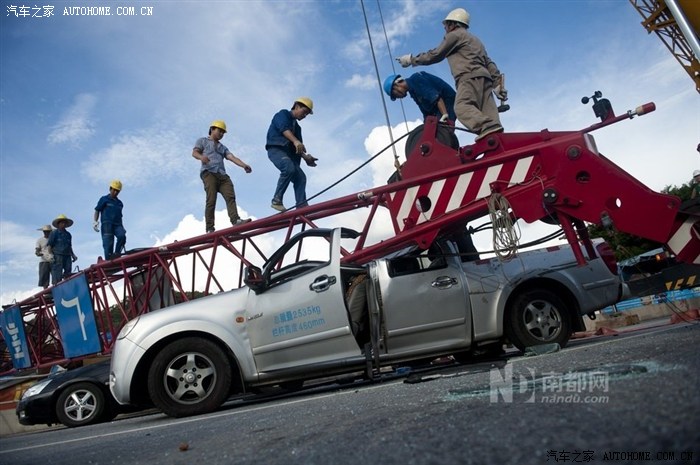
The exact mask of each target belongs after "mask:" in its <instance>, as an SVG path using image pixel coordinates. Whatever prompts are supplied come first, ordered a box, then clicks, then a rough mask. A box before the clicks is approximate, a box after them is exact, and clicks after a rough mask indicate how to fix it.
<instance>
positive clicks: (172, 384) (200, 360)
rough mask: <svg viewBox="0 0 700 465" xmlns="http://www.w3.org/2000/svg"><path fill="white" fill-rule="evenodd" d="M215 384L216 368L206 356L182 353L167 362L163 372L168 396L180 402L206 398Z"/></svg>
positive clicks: (184, 402)
mask: <svg viewBox="0 0 700 465" xmlns="http://www.w3.org/2000/svg"><path fill="white" fill-rule="evenodd" d="M215 385H216V369H215V367H214V363H213V362H212V361H211V359H209V358H208V357H207V356H205V355H203V354H200V353H187V354H182V355H179V356H177V357H175V358H174V359H172V360H171V361H170V363H168V365H167V368H166V370H165V372H164V373H163V386H164V387H165V391H166V393H167V394H168V396H169V397H170V398H171V399H173V400H174V401H176V402H179V403H182V404H193V403H197V402H200V401H202V400H203V399H206V398H207V397H208V396H209V395H210V394H211V392H212V390H213V389H214V386H215Z"/></svg>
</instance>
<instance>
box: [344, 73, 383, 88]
mask: <svg viewBox="0 0 700 465" xmlns="http://www.w3.org/2000/svg"><path fill="white" fill-rule="evenodd" d="M345 86H346V87H351V88H355V89H362V90H369V89H374V88H376V87H377V78H376V77H375V76H373V75H371V74H365V75H364V76H360V75H359V74H353V75H352V76H350V79H348V80H346V81H345Z"/></svg>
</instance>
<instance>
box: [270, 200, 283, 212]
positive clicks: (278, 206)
mask: <svg viewBox="0 0 700 465" xmlns="http://www.w3.org/2000/svg"><path fill="white" fill-rule="evenodd" d="M270 206H271V207H272V208H274V209H275V210H277V211H279V212H283V211H285V210H287V209H286V208H284V205H282V202H279V203H278V202H272V203H271V204H270Z"/></svg>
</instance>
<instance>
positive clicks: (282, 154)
mask: <svg viewBox="0 0 700 465" xmlns="http://www.w3.org/2000/svg"><path fill="white" fill-rule="evenodd" d="M313 109H314V102H312V101H311V99H310V98H308V97H299V98H298V99H296V100H295V101H294V104H293V105H292V109H291V110H280V111H279V112H277V113H276V114H275V116H274V117H273V118H272V122H271V123H270V128H269V129H268V130H267V141H266V142H265V149H266V150H267V157H268V158H269V159H270V161H271V162H272V163H273V164H274V165H275V167H276V168H277V169H278V170H280V177H279V180H278V181H277V188H276V189H275V193H274V195H273V196H272V204H271V207H272V208H274V209H275V210H278V211H284V210H285V208H284V204H283V203H282V200H283V197H284V193H285V191H286V190H287V187H289V183H290V182H291V183H292V184H293V185H294V197H295V200H296V205H295V206H296V207H305V206H306V205H308V203H307V202H306V174H304V171H303V170H302V169H301V159H302V158H303V159H304V161H305V162H306V164H307V165H308V166H316V161H317V160H318V158H315V157H312V156H311V155H310V154H308V153H306V147H305V146H304V142H303V139H302V137H301V126H299V123H297V121H301V120H303V119H304V118H306V116H307V115H313V113H314V112H313Z"/></svg>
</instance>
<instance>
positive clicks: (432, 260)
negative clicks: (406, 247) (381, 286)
mask: <svg viewBox="0 0 700 465" xmlns="http://www.w3.org/2000/svg"><path fill="white" fill-rule="evenodd" d="M446 266H447V261H446V259H445V246H444V244H440V243H439V242H434V243H433V245H431V246H430V248H428V249H427V250H420V249H417V250H414V251H412V252H410V253H409V254H407V255H404V256H402V257H397V258H392V259H391V260H389V274H390V275H391V276H402V275H406V274H411V273H418V272H421V271H425V270H436V269H441V268H445V267H446Z"/></svg>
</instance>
